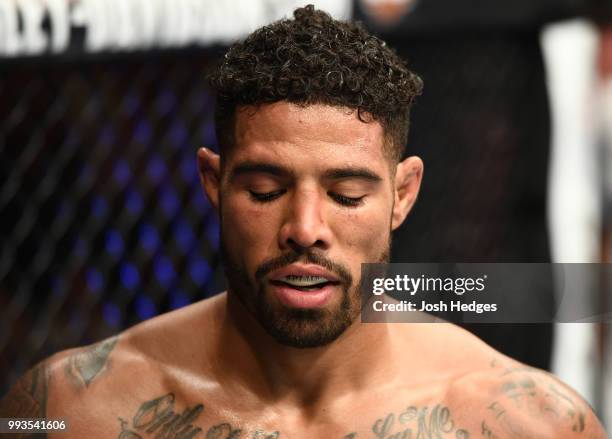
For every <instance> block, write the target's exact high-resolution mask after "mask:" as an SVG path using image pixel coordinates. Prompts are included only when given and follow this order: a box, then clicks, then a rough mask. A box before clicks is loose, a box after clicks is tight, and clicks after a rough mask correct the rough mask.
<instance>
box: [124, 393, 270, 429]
mask: <svg viewBox="0 0 612 439" xmlns="http://www.w3.org/2000/svg"><path fill="white" fill-rule="evenodd" d="M203 411H204V405H203V404H196V405H194V406H193V407H186V408H185V409H183V411H182V412H180V413H178V412H177V410H176V408H175V396H174V394H173V393H168V394H166V395H163V396H160V397H159V398H155V399H152V400H150V401H145V402H143V403H142V404H141V405H140V408H139V409H138V411H137V412H136V414H135V415H134V416H133V417H132V419H131V422H129V421H126V420H124V419H123V418H119V422H120V424H121V432H120V433H119V436H118V439H144V438H153V439H195V438H198V439H200V438H202V439H239V438H249V439H278V438H280V433H279V432H278V431H275V432H272V433H266V432H265V431H264V430H255V431H254V432H252V433H251V434H250V435H247V434H246V432H243V430H241V429H239V428H235V427H233V426H232V425H231V424H230V423H228V422H221V423H219V424H216V425H213V426H211V427H210V428H208V430H207V431H206V433H205V432H204V430H203V429H202V428H201V427H199V426H197V425H194V423H195V422H196V421H197V419H198V417H199V416H200V414H201V413H202V412H203Z"/></svg>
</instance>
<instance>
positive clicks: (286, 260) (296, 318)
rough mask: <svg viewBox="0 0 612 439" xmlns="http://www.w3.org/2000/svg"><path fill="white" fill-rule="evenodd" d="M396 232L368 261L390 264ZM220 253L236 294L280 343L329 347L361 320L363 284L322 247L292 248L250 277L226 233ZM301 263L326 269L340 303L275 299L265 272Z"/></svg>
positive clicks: (231, 288) (303, 346)
mask: <svg viewBox="0 0 612 439" xmlns="http://www.w3.org/2000/svg"><path fill="white" fill-rule="evenodd" d="M390 246H391V233H390V232H389V238H388V240H387V245H386V246H385V248H384V249H383V250H382V251H381V252H380V253H379V254H378V255H377V257H375V258H374V260H373V261H368V262H380V263H384V262H388V261H389V254H390ZM221 252H222V257H223V261H224V267H225V274H226V277H227V280H228V284H229V290H230V292H231V293H233V294H236V296H237V297H238V298H239V300H240V301H241V302H242V304H243V305H244V306H245V307H246V308H247V310H248V311H249V312H250V313H251V314H252V315H253V316H254V317H255V319H256V320H257V322H259V324H260V325H261V326H262V327H263V328H264V329H265V331H266V332H267V333H268V334H269V335H270V336H271V337H272V338H273V339H274V340H276V341H277V342H278V343H280V344H283V345H286V346H291V347H295V348H314V347H321V346H325V345H327V344H329V343H331V342H333V341H334V340H336V339H337V338H338V337H339V336H340V335H341V334H342V333H344V331H346V329H347V328H348V327H349V326H351V325H352V324H353V322H354V321H355V320H356V319H357V318H358V316H359V312H360V309H361V308H360V292H359V283H358V282H357V283H355V282H354V279H353V276H352V275H351V273H350V270H349V269H348V268H346V267H345V266H344V265H342V264H340V263H337V262H334V261H332V260H330V259H328V258H327V257H325V256H324V255H323V254H321V252H319V251H311V250H305V251H304V252H289V253H285V254H282V255H280V256H278V257H276V258H272V259H269V260H267V261H264V262H263V263H262V264H260V265H259V266H258V267H257V269H256V271H255V274H254V276H253V277H254V280H251V279H252V277H250V276H249V275H248V273H247V271H246V269H245V267H244V265H243V264H241V263H240V262H239V260H238V258H237V257H236V255H234V254H232V253H231V252H230V251H229V249H228V246H227V245H226V242H225V239H224V237H223V231H221ZM296 262H301V263H309V264H315V265H319V266H321V267H324V268H325V269H326V270H328V271H329V272H331V273H333V274H334V275H335V276H336V277H337V278H338V279H339V281H340V282H339V284H338V285H337V288H340V290H341V297H340V300H339V302H337V303H335V304H333V305H331V306H329V307H325V308H314V309H298V308H289V307H287V306H284V305H283V304H281V303H278V302H275V301H273V300H271V298H270V293H269V292H268V290H267V289H266V285H267V281H266V275H267V274H268V273H270V272H272V271H274V270H277V269H279V268H282V267H285V266H288V265H291V264H293V263H296Z"/></svg>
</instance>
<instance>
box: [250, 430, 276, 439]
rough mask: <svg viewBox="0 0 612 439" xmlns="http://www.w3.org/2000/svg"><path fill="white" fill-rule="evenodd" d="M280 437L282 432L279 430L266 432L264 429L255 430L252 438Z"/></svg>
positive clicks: (271, 438) (272, 438) (274, 438)
mask: <svg viewBox="0 0 612 439" xmlns="http://www.w3.org/2000/svg"><path fill="white" fill-rule="evenodd" d="M279 437H280V433H279V432H278V431H275V432H273V433H269V434H268V433H265V432H264V431H263V430H255V432H254V433H253V438H252V439H278V438H279Z"/></svg>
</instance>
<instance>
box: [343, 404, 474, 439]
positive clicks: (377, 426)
mask: <svg viewBox="0 0 612 439" xmlns="http://www.w3.org/2000/svg"><path fill="white" fill-rule="evenodd" d="M372 432H373V433H374V437H375V438H376V439H438V438H440V439H441V438H446V437H453V438H456V439H467V438H469V437H470V435H469V433H468V432H467V431H466V430H464V429H462V428H458V427H457V425H456V423H455V421H454V420H453V419H452V416H451V412H450V410H449V408H448V407H446V406H443V405H441V404H437V405H435V406H434V407H427V406H425V407H420V408H417V407H415V406H410V407H408V408H407V409H406V410H404V411H403V412H400V413H399V414H397V415H396V414H395V413H389V414H388V415H387V416H386V417H385V418H380V419H378V420H377V421H376V422H375V423H374V425H373V426H372ZM353 437H355V438H356V437H357V436H356V435H355V436H353Z"/></svg>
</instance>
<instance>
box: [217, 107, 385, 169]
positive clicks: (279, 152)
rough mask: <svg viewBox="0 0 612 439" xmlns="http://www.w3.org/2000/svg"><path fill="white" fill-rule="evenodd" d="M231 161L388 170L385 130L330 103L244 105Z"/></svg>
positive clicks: (237, 114)
mask: <svg viewBox="0 0 612 439" xmlns="http://www.w3.org/2000/svg"><path fill="white" fill-rule="evenodd" d="M235 122H236V123H235V137H234V139H235V144H234V148H233V149H232V152H231V154H230V155H231V157H230V160H229V161H230V162H234V161H236V160H280V161H283V162H287V163H288V164H294V165H299V163H303V162H308V163H309V164H311V165H312V163H313V162H314V163H317V164H318V165H324V164H334V165H339V164H343V163H344V164H347V163H351V164H359V165H362V166H364V165H369V166H372V167H384V168H386V167H387V166H388V165H389V164H388V160H387V159H386V158H385V151H384V131H383V128H382V126H381V125H380V123H379V122H377V121H374V120H373V121H369V122H363V121H361V120H360V119H359V118H358V116H357V111H355V110H350V109H347V108H344V107H332V106H328V105H319V104H317V105H309V106H299V105H296V104H292V103H289V102H284V101H283V102H276V103H273V104H265V105H261V106H257V107H240V108H239V109H238V111H237V112H236V120H235Z"/></svg>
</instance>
